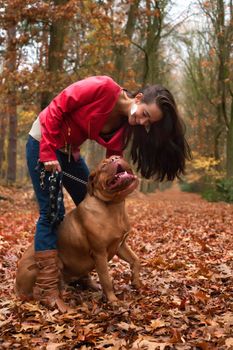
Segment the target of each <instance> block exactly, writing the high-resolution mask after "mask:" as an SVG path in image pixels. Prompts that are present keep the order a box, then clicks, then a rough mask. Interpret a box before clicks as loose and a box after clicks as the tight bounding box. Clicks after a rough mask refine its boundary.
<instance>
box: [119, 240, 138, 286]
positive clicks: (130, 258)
mask: <svg viewBox="0 0 233 350" xmlns="http://www.w3.org/2000/svg"><path fill="white" fill-rule="evenodd" d="M117 255H118V256H119V258H121V259H122V260H124V261H126V262H128V263H129V264H130V268H131V271H132V278H131V281H132V285H133V286H134V287H136V288H139V287H140V285H141V283H140V278H139V270H140V262H139V259H138V257H137V255H136V254H135V253H134V252H133V251H132V249H131V248H130V247H129V246H128V245H127V244H126V242H125V241H124V242H123V243H122V244H121V245H120V247H119V248H118V251H117Z"/></svg>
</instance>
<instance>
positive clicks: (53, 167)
mask: <svg viewBox="0 0 233 350" xmlns="http://www.w3.org/2000/svg"><path fill="white" fill-rule="evenodd" d="M44 168H45V170H46V171H51V172H52V173H54V172H55V171H58V172H59V173H60V172H61V166H60V164H59V162H58V160H50V161H49V162H44Z"/></svg>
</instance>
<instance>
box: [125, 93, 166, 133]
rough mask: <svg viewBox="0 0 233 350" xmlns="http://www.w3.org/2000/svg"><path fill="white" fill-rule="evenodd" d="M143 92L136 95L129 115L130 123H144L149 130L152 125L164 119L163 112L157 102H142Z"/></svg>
mask: <svg viewBox="0 0 233 350" xmlns="http://www.w3.org/2000/svg"><path fill="white" fill-rule="evenodd" d="M142 97H143V94H142V93H139V94H137V95H136V97H135V99H134V101H133V103H132V105H131V108H130V111H129V116H128V122H129V124H130V125H132V126H133V125H143V126H145V128H146V129H147V130H148V129H149V128H150V125H151V124H153V123H155V122H158V121H159V120H161V119H162V117H163V113H162V111H161V109H160V108H159V106H158V105H157V104H156V103H153V102H152V103H150V104H147V103H144V102H141V99H142Z"/></svg>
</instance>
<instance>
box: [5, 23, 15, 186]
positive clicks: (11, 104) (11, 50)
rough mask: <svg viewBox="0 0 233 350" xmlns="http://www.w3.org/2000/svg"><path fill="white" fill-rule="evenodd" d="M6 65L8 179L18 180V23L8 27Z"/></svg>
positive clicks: (11, 181)
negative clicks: (16, 73) (16, 82)
mask: <svg viewBox="0 0 233 350" xmlns="http://www.w3.org/2000/svg"><path fill="white" fill-rule="evenodd" d="M7 37H8V43H7V52H6V66H7V68H8V74H9V77H8V91H7V98H6V101H7V115H8V120H9V133H8V148H7V181H8V182H9V183H13V182H15V181H16V154H17V111H16V88H15V80H14V79H15V77H14V73H15V71H16V24H15V23H11V24H10V25H9V28H8V29H7Z"/></svg>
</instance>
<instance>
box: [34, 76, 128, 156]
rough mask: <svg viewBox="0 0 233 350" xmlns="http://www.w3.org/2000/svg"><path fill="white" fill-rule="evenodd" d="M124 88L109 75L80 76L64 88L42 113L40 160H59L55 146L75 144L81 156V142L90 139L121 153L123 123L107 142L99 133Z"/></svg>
mask: <svg viewBox="0 0 233 350" xmlns="http://www.w3.org/2000/svg"><path fill="white" fill-rule="evenodd" d="M121 90H122V88H121V87H120V86H119V85H118V84H117V83H115V82H114V81H113V80H112V79H111V78H109V77H107V76H96V77H90V78H86V79H84V80H80V81H78V82H76V83H74V84H72V85H70V86H68V87H67V88H66V89H65V90H63V91H62V92H61V93H60V94H59V95H58V96H56V97H55V98H54V99H53V100H52V102H51V103H50V104H49V105H48V107H46V108H45V109H44V110H43V111H42V112H41V113H40V115H39V116H40V124H41V141H40V161H41V162H46V161H50V160H56V159H57V157H56V153H55V152H56V150H57V149H60V148H62V147H64V146H65V145H66V144H70V145H72V154H73V156H74V157H75V159H78V157H79V146H80V145H81V144H82V143H83V142H84V141H85V140H86V139H91V140H95V141H96V142H98V143H99V144H100V145H102V146H104V147H105V148H107V156H110V155H111V154H120V155H122V146H123V132H124V127H122V128H120V129H119V130H118V131H116V133H115V134H114V135H113V137H112V138H111V139H110V140H109V141H108V142H105V141H104V140H103V139H102V138H101V137H100V136H99V133H100V131H101V130H102V128H103V126H104V124H105V123H106V121H107V119H108V117H109V115H110V113H111V111H112V109H113V107H114V106H115V104H116V101H117V99H118V96H119V94H120V92H121Z"/></svg>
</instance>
